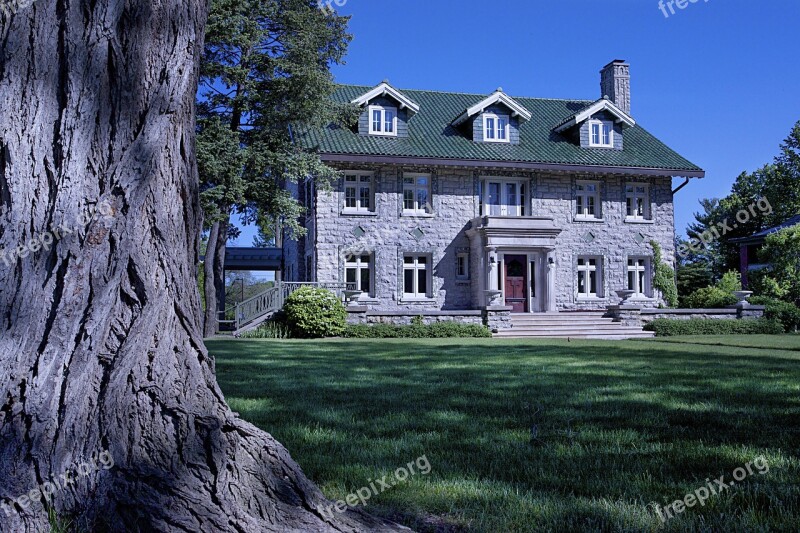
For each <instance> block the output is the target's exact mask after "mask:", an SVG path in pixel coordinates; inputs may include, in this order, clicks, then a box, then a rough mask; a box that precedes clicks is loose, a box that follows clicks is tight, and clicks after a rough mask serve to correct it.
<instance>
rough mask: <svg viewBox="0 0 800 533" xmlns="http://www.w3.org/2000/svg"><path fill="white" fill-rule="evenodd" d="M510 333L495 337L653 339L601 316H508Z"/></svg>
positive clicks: (560, 314) (501, 332)
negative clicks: (510, 326)
mask: <svg viewBox="0 0 800 533" xmlns="http://www.w3.org/2000/svg"><path fill="white" fill-rule="evenodd" d="M511 323H512V324H513V325H514V327H513V328H512V329H508V330H502V331H500V332H499V333H496V334H495V335H494V336H495V338H501V339H521V338H531V339H532V338H556V339H567V338H569V339H605V340H622V339H647V338H651V337H653V336H654V334H653V333H652V332H650V331H644V330H643V329H642V328H638V327H632V326H625V325H624V324H621V323H619V322H614V321H613V320H612V319H610V318H603V312H601V311H598V312H588V311H587V312H577V313H569V312H564V313H534V314H520V315H516V314H515V315H511Z"/></svg>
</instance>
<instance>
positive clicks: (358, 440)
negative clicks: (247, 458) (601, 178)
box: [208, 336, 800, 532]
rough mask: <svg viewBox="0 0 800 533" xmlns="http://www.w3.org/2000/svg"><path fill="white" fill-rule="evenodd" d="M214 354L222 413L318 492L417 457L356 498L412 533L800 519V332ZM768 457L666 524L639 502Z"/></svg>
mask: <svg viewBox="0 0 800 533" xmlns="http://www.w3.org/2000/svg"><path fill="white" fill-rule="evenodd" d="M208 346H209V349H210V351H211V353H212V354H214V355H215V356H216V358H217V371H218V377H219V381H220V384H221V386H222V389H223V391H224V392H225V394H226V396H227V399H228V401H229V403H230V405H231V407H232V408H233V409H234V410H235V411H238V412H240V413H241V415H242V417H243V418H245V419H247V420H249V421H251V422H253V423H255V424H257V425H258V426H260V427H262V428H264V429H266V430H267V431H269V432H271V433H272V434H273V435H274V436H275V437H276V438H277V439H278V440H280V441H281V442H282V443H283V444H285V445H286V446H287V447H288V448H289V450H290V451H291V453H292V455H293V457H294V458H295V459H296V460H297V461H298V462H299V463H300V465H301V466H302V467H303V469H304V471H305V472H306V474H308V476H309V477H310V478H311V479H312V480H314V481H315V482H316V483H317V484H318V485H319V486H320V487H321V488H322V490H323V491H324V492H325V494H326V495H327V496H328V497H330V498H332V499H342V498H344V497H345V496H347V495H348V494H350V493H352V492H354V491H356V490H357V489H359V488H361V487H364V486H366V485H367V484H368V482H369V481H371V480H375V479H379V478H381V477H382V476H384V475H387V474H389V475H392V474H393V472H394V471H395V469H397V468H398V467H401V466H403V465H406V464H407V463H408V462H410V461H413V460H414V459H416V458H418V457H420V456H422V455H425V456H427V458H428V460H429V462H430V465H431V471H430V473H429V474H428V475H426V476H423V475H417V476H414V477H411V478H410V479H409V480H408V481H407V482H405V483H402V484H398V485H397V486H395V487H393V488H391V489H389V490H386V491H385V492H382V493H381V494H380V495H379V496H376V497H373V498H372V499H371V500H370V502H369V504H368V506H367V509H368V510H369V511H370V512H372V513H374V514H378V515H382V516H386V517H389V518H392V519H394V520H397V521H399V522H402V523H404V524H406V525H408V526H410V527H412V528H415V529H417V530H419V531H442V532H443V531H486V532H495V531H496V532H506V531H508V532H511V531H543V530H544V531H546V530H553V531H570V530H571V531H655V530H657V529H663V530H665V531H797V529H798V527H799V526H800V453H799V452H800V336H786V337H692V338H684V339H678V338H671V339H668V341H661V340H645V341H628V342H602V341H573V342H571V343H568V342H561V341H528V340H524V341H523V340H506V341H499V340H492V339H480V340H476V339H469V340H415V339H411V340H396V341H394V340H392V341H389V340H380V341H368V340H359V341H353V340H331V341H313V342H304V341H236V340H217V341H211V342H209V343H208ZM762 454H763V455H764V456H765V458H766V460H767V464H768V466H769V471H768V472H767V473H765V474H763V475H761V474H759V473H757V472H754V473H753V474H752V475H748V476H747V477H746V478H745V479H744V480H743V481H741V482H737V483H736V486H735V487H733V488H731V489H729V490H727V491H725V492H723V493H722V494H720V495H717V496H711V498H710V499H708V501H707V502H705V506H704V507H700V506H695V507H693V508H690V509H687V510H686V511H685V512H683V513H682V514H678V515H677V516H676V517H675V518H672V519H671V520H668V521H667V523H666V525H662V521H661V520H660V519H659V518H658V517H657V516H656V514H655V511H654V510H653V507H652V506H650V504H651V502H656V503H658V504H659V505H661V506H665V505H667V504H669V503H671V502H673V501H675V500H677V499H683V498H684V496H685V495H686V494H687V493H690V492H694V491H695V490H696V489H698V488H700V487H702V486H704V485H706V479H711V480H714V479H717V478H719V477H720V476H725V482H726V483H727V481H729V480H732V479H733V475H732V473H733V471H734V470H735V469H736V468H738V467H744V465H745V464H746V463H748V462H750V461H753V459H755V458H756V457H757V456H760V455H762ZM712 485H713V481H712Z"/></svg>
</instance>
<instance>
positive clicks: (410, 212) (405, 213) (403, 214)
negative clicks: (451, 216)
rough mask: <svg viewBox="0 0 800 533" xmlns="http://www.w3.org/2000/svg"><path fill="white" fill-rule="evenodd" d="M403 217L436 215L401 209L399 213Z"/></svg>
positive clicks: (430, 216) (429, 216) (431, 216)
mask: <svg viewBox="0 0 800 533" xmlns="http://www.w3.org/2000/svg"><path fill="white" fill-rule="evenodd" d="M400 216H401V217H403V218H433V217H435V216H436V215H435V214H434V213H418V212H416V211H403V212H402V213H401V214H400Z"/></svg>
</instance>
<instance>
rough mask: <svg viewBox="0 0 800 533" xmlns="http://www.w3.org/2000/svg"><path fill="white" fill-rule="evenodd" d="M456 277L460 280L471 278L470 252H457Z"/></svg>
mask: <svg viewBox="0 0 800 533" xmlns="http://www.w3.org/2000/svg"><path fill="white" fill-rule="evenodd" d="M462 267H463V269H462ZM456 279H457V280H459V281H467V280H469V253H468V252H459V253H457V254H456Z"/></svg>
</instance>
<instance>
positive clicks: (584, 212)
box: [575, 181, 601, 219]
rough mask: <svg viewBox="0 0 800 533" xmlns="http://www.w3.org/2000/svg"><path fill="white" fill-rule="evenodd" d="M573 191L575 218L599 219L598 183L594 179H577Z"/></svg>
mask: <svg viewBox="0 0 800 533" xmlns="http://www.w3.org/2000/svg"><path fill="white" fill-rule="evenodd" d="M576 189H577V190H576V193H575V216H576V217H577V218H584V219H585V218H591V219H599V218H600V217H601V215H600V184H599V183H597V182H594V181H579V182H578V183H577V185H576Z"/></svg>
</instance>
